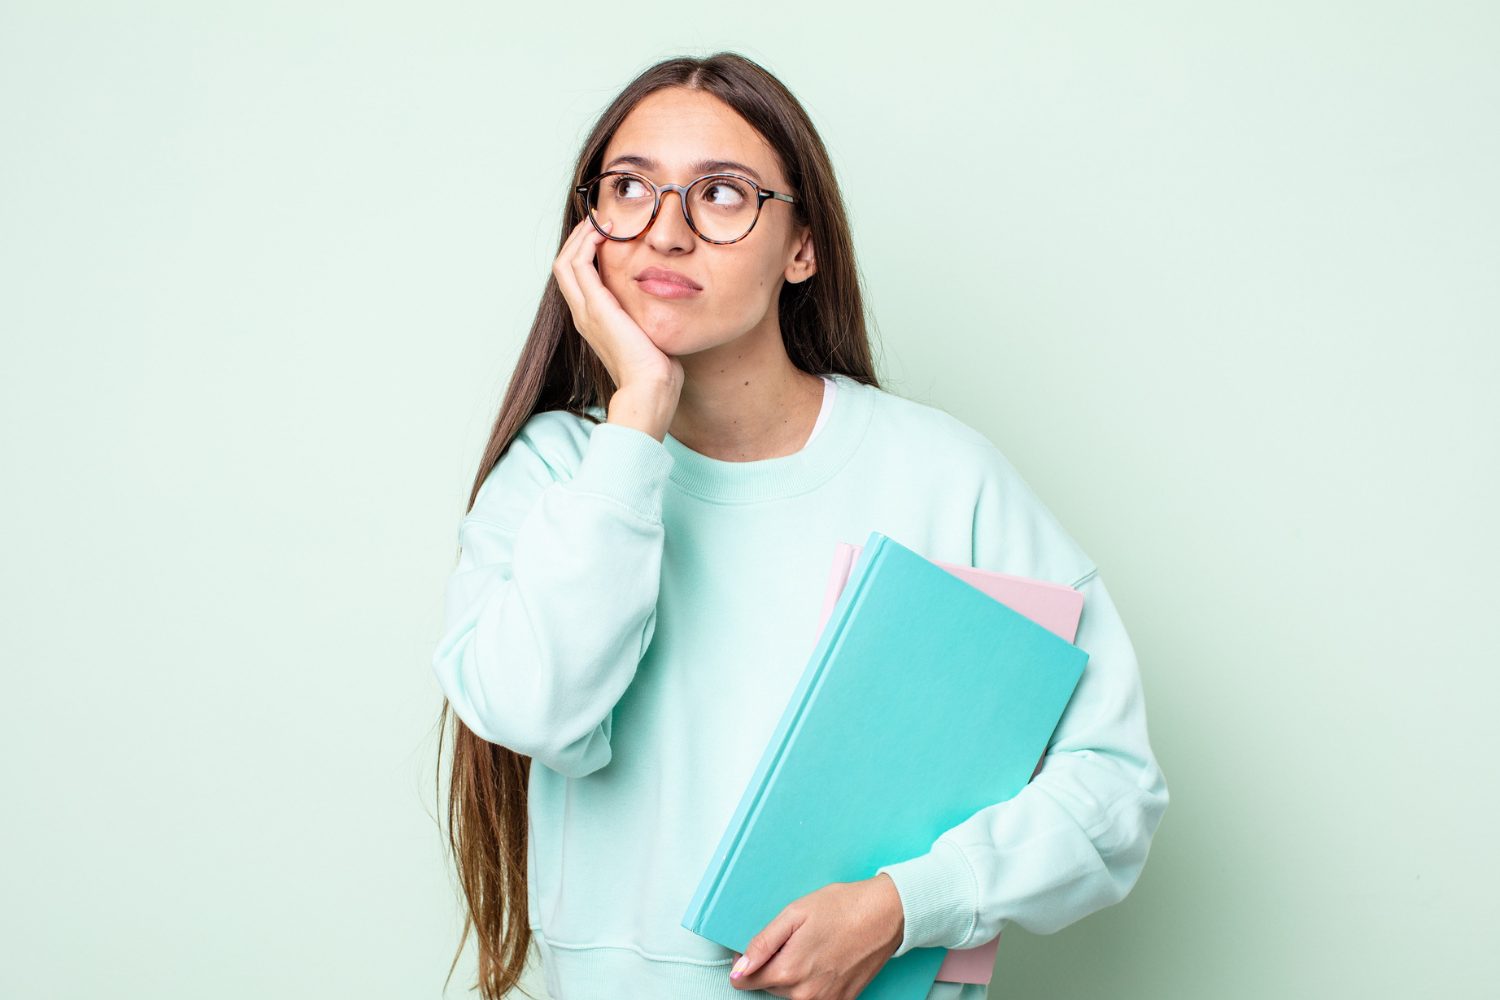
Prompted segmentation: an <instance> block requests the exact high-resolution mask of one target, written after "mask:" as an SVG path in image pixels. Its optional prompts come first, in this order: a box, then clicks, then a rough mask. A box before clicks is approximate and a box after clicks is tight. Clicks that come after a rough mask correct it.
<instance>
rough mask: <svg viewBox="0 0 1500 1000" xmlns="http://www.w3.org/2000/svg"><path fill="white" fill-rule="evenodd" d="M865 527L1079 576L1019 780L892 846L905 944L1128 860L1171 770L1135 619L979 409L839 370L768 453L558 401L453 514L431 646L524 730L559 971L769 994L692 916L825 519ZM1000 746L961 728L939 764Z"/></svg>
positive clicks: (843, 526)
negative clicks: (1040, 724)
mask: <svg viewBox="0 0 1500 1000" xmlns="http://www.w3.org/2000/svg"><path fill="white" fill-rule="evenodd" d="M592 412H593V413H594V415H596V416H598V417H599V418H600V419H601V420H602V419H603V418H604V417H605V411H604V410H603V409H602V408H600V409H595V410H593V411H592ZM872 530H878V531H881V532H883V533H885V534H887V535H889V536H891V537H892V538H893V539H895V540H896V541H899V542H901V543H902V544H903V545H906V546H908V547H910V548H912V549H914V550H916V551H917V552H919V553H921V554H922V555H924V556H926V557H927V558H929V559H934V560H938V561H945V562H951V563H956V564H964V565H971V566H978V567H981V568H984V569H991V570H998V571H1001V572H1006V573H1014V574H1019V575H1023V576H1029V577H1035V578H1039V579H1043V580H1050V581H1053V582H1056V583H1064V584H1068V585H1070V586H1073V587H1076V588H1078V589H1080V590H1081V591H1082V592H1083V594H1084V610H1083V617H1082V619H1081V621H1080V624H1079V631H1078V635H1077V638H1076V644H1077V645H1078V646H1080V647H1081V648H1082V649H1084V650H1085V651H1086V652H1088V654H1089V660H1088V664H1087V666H1086V667H1085V669H1084V674H1083V679H1082V680H1081V681H1080V682H1079V686H1078V688H1077V690H1076V691H1075V693H1074V695H1073V698H1072V700H1071V701H1070V702H1069V704H1068V708H1067V710H1066V712H1065V713H1064V715H1063V717H1062V720H1061V722H1060V723H1059V724H1058V728H1057V731H1056V732H1055V733H1054V735H1053V738H1052V741H1051V742H1050V744H1049V748H1048V754H1047V756H1046V759H1045V763H1044V766H1043V768H1042V770H1041V772H1040V773H1039V774H1038V775H1037V776H1036V777H1035V778H1033V779H1032V781H1031V783H1030V784H1028V785H1027V786H1026V787H1025V788H1024V789H1023V790H1022V791H1021V792H1020V793H1019V794H1017V795H1015V796H1013V797H1012V798H1010V799H1008V800H1006V801H1004V802H998V803H995V804H993V805H990V806H988V807H986V808H983V809H980V810H978V811H977V812H975V813H974V814H973V815H971V816H970V817H969V818H967V819H966V820H964V821H963V822H962V823H959V824H958V825H957V826H954V827H952V828H951V829H949V830H946V831H944V832H943V833H942V834H941V835H940V836H938V837H936V838H935V840H934V842H933V843H932V845H931V848H930V850H928V851H926V852H925V853H922V854H920V855H917V856H915V857H912V858H907V859H902V860H900V861H899V862H897V863H893V864H888V865H885V866H883V867H882V868H880V869H878V871H883V872H886V873H888V874H889V875H890V877H891V878H892V880H893V881H894V882H895V884H896V888H897V890H898V892H899V894H900V897H901V905H902V909H903V911H904V914H905V932H904V937H903V939H902V941H901V944H900V947H899V949H898V950H897V951H896V954H897V955H902V954H905V953H906V952H907V951H908V950H910V949H912V948H916V947H942V948H968V947H974V946H977V945H980V944H983V943H984V942H986V941H989V940H990V939H992V938H994V937H995V935H997V934H999V933H1000V931H1001V930H1002V928H1004V927H1006V926H1008V925H1012V924H1014V925H1015V926H1018V927H1022V928H1024V929H1026V930H1028V931H1030V932H1032V933H1035V934H1050V933H1053V932H1055V931H1058V930H1060V929H1062V928H1063V927H1066V926H1068V925H1069V924H1072V923H1074V922H1075V921H1077V920H1079V919H1081V918H1083V917H1084V916H1086V915H1088V914H1090V913H1093V912H1095V911H1096V910H1099V909H1101V908H1103V907H1106V906H1109V905H1111V904H1113V903H1117V902H1119V901H1120V900H1121V899H1123V898H1124V897H1125V895H1126V894H1127V893H1128V892H1129V891H1130V890H1131V888H1132V887H1133V886H1134V885H1135V882H1136V880H1137V879H1138V878H1139V877H1140V874H1141V870H1142V868H1143V867H1144V865H1145V863H1146V855H1147V851H1148V850H1149V847H1150V843H1151V838H1152V836H1153V835H1154V834H1155V832H1156V829H1157V826H1158V824H1159V823H1160V822H1161V818H1162V814H1163V812H1164V811H1165V809H1166V806H1167V801H1168V796H1167V785H1166V781H1165V778H1164V777H1163V774H1162V771H1161V769H1160V767H1159V766H1158V765H1157V762H1156V759H1155V757H1154V755H1153V753H1152V751H1151V747H1150V745H1149V742H1148V739H1147V732H1146V707H1145V702H1144V698H1143V694H1142V689H1141V679H1140V671H1139V667H1138V664H1137V661H1136V656H1135V652H1134V649H1133V648H1132V645H1131V641H1130V638H1129V637H1128V635H1127V634H1126V631H1125V626H1124V625H1123V624H1122V622H1121V620H1120V616H1119V613H1118V612H1117V611H1116V609H1115V605H1114V603H1113V602H1112V601H1111V599H1110V595H1109V592H1108V591H1107V590H1106V589H1105V587H1104V581H1103V579H1102V577H1101V576H1100V574H1099V570H1098V567H1096V566H1095V565H1094V563H1093V561H1092V560H1091V559H1090V558H1089V557H1088V555H1086V554H1085V553H1084V551H1083V550H1082V549H1081V548H1080V547H1079V546H1078V544H1077V543H1076V542H1075V541H1074V540H1073V539H1072V538H1071V537H1070V536H1069V535H1068V533H1067V532H1066V531H1065V530H1064V529H1063V527H1062V526H1061V525H1060V524H1059V523H1058V521H1057V519H1056V518H1055V517H1054V516H1053V515H1052V514H1051V513H1050V512H1049V510H1048V509H1047V508H1046V507H1045V506H1044V505H1043V504H1042V502H1041V501H1040V500H1039V499H1038V498H1037V497H1036V495H1035V494H1034V493H1033V492H1032V490H1031V489H1030V488H1029V487H1028V486H1027V484H1026V482H1025V481H1024V480H1023V479H1022V478H1021V476H1020V475H1019V474H1018V473H1017V472H1016V470H1015V469H1014V468H1013V467H1012V466H1011V464H1010V463H1009V462H1008V461H1007V460H1006V458H1005V457H1004V456H1003V455H1002V454H1001V452H1000V451H999V450H998V449H997V448H996V447H995V445H993V444H992V443H991V442H990V441H989V440H988V439H986V438H985V437H984V436H983V435H982V434H980V433H979V432H978V431H975V430H973V429H972V428H970V427H968V426H967V425H966V424H964V423H962V422H961V421H959V420H958V419H956V418H955V417H953V416H952V415H950V414H948V413H947V412H945V411H943V410H942V409H939V408H937V407H934V406H929V405H926V404H922V403H918V402H916V401H914V400H909V399H906V398H904V397H902V396H900V395H898V394H896V393H893V392H890V391H888V390H884V389H877V388H874V387H871V386H867V385H865V384H863V383H861V382H857V381H855V380H853V379H850V378H848V377H846V376H843V375H832V376H828V377H826V388H825V402H824V411H823V413H822V415H821V416H820V417H819V422H818V425H817V427H816V429H815V430H814V432H813V434H812V435H811V437H810V438H809V439H808V441H807V442H806V443H805V444H804V445H803V447H802V448H801V450H799V451H797V452H795V453H793V454H790V455H785V456H781V457H777V458H770V459H764V460H761V461H753V462H726V461H721V460H718V459H714V458H709V457H708V456H705V455H703V454H700V453H698V452H695V451H693V450H692V449H690V448H688V447H687V446H686V445H684V444H682V443H681V442H679V441H678V440H677V439H676V438H674V437H672V436H671V435H670V434H668V435H667V437H666V438H665V440H663V441H658V440H656V439H655V438H654V437H652V436H650V435H649V434H645V433H643V432H641V431H639V430H636V429H634V428H631V427H626V426H623V425H620V424H610V423H599V424H594V423H592V422H590V421H588V420H584V419H582V418H580V417H577V416H575V415H573V414H570V413H567V412H565V411H561V410H554V411H548V412H543V413H538V414H535V415H534V416H532V417H531V418H530V419H529V420H528V421H527V422H526V424H525V425H524V427H523V428H522V430H521V433H520V435H519V436H518V437H517V438H516V440H515V441H514V442H513V443H512V444H511V446H510V448H509V449H508V450H507V451H506V453H505V455H504V456H502V458H501V460H500V462H499V463H497V465H496V466H495V468H494V469H493V470H492V471H491V473H490V474H489V475H488V476H487V477H486V479H485V481H484V482H483V484H482V486H481V488H480V492H479V494H478V496H477V498H476V501H475V504H474V506H473V509H472V510H471V511H470V512H469V513H468V514H467V515H466V516H465V517H463V518H462V521H461V523H460V525H459V528H458V541H459V545H460V556H459V564H458V566H457V567H456V569H455V570H454V571H453V573H452V575H451V577H450V579H449V581H448V584H447V588H446V595H445V626H444V632H443V635H442V637H441V639H440V641H439V642H438V645H437V648H436V651H435V652H434V654H433V658H432V666H433V669H434V671H435V673H436V675H437V679H438V682H439V684H440V685H441V687H442V690H443V693H444V694H445V695H446V696H447V698H448V701H449V703H450V704H451V705H452V708H453V710H454V712H455V713H456V714H457V715H458V717H459V718H460V719H461V720H462V721H463V722H464V724H466V725H467V726H468V727H469V728H470V729H471V730H472V731H473V732H474V733H475V734H477V735H478V736H479V737H481V738H482V739H485V740H488V741H490V742H493V743H498V744H502V745H504V746H506V747H509V748H511V749H512V750H515V751H516V752H518V753H521V754H525V755H527V756H529V757H530V758H531V770H530V788H529V813H530V815H529V820H530V826H529V836H528V849H527V857H526V863H527V885H528V900H529V905H528V913H527V919H528V920H529V922H530V925H531V928H532V932H533V936H534V940H535V942H536V945H537V950H538V954H539V957H540V959H541V965H542V970H543V973H544V975H545V982H546V986H547V990H548V992H549V993H550V994H551V995H552V997H553V1000H658V998H661V1000H666V998H672V1000H719V998H731V997H742V996H747V995H748V996H754V997H771V996H773V994H771V993H770V992H768V991H764V990H745V989H739V988H736V987H735V986H734V985H733V984H732V983H731V981H730V979H729V967H730V965H731V963H732V959H733V952H731V951H730V950H728V949H726V948H724V947H722V946H720V945H718V944H715V943H714V942H711V941H708V940H706V939H704V938H702V937H699V936H698V935H697V934H694V933H693V932H691V931H689V930H687V929H685V928H684V927H683V926H682V923H681V921H682V917H683V914H684V913H685V912H686V910H687V907H688V902H689V901H690V900H691V899H692V896H693V893H694V891H695V890H696V889H697V886H698V881H699V879H700V877H701V876H702V874H703V871H704V869H705V867H706V866H707V865H708V862H709V858H710V856H711V855H712V854H713V852H714V849H715V848H716V847H717V846H718V843H719V839H720V837H721V836H722V835H723V833H724V828H725V826H726V824H727V823H728V822H729V819H730V817H731V816H732V815H733V813H734V811H735V807H736V806H737V805H738V803H739V800H740V795H741V793H742V792H743V791H744V788H745V785H746V782H747V781H748V780H749V778H750V776H751V774H752V772H753V771H754V770H755V767H756V764H757V763H758V762H759V760H760V756H761V753H762V751H763V750H764V749H765V746H766V742H767V740H768V738H769V737H770V735H771V732H772V730H773V729H774V728H775V726H776V723H777V721H778V720H779V719H780V717H781V713H782V710H783V708H784V707H785V705H786V703H787V699H788V697H789V696H790V694H791V693H792V689H793V688H794V687H795V686H796V684H797V680H798V678H799V676H800V675H801V673H802V670H803V668H804V667H805V666H806V665H807V660H808V656H809V654H810V653H811V651H812V649H813V646H814V645H815V643H816V641H817V635H818V626H819V618H820V614H821V610H822V604H823V597H824V592H825V588H826V587H827V584H828V577H829V571H830V567H831V566H832V563H833V556H834V548H835V545H836V543H838V542H851V543H854V544H857V545H862V544H864V543H865V542H866V540H867V539H868V537H869V534H870V532H871V531H872ZM878 724H879V723H878V721H875V722H872V725H878ZM987 752H988V751H987V748H986V747H985V746H983V745H977V746H970V745H966V746H954V747H953V748H952V766H953V767H984V766H985V755H986V753H987ZM876 874H877V872H875V871H872V872H870V873H869V875H870V876H874V875H876ZM786 902H788V903H790V902H791V900H787V901H786ZM1004 961H1005V947H1004V942H1003V941H1002V943H1001V948H1000V964H1001V965H1003V964H1004ZM985 993H986V990H985V987H984V986H980V985H960V984H955V983H946V982H938V983H936V984H935V985H934V987H933V990H932V992H931V993H930V994H929V997H930V998H931V1000H979V998H982V997H984V996H985Z"/></svg>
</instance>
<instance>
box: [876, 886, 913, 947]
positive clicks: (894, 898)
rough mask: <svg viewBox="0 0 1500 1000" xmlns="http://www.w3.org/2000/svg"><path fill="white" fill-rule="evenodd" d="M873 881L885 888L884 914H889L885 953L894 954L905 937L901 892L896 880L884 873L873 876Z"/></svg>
mask: <svg viewBox="0 0 1500 1000" xmlns="http://www.w3.org/2000/svg"><path fill="white" fill-rule="evenodd" d="M875 881H876V882H879V883H882V884H883V885H884V886H885V892H884V894H883V895H884V897H885V899H886V912H887V913H888V914H889V926H890V931H889V933H888V935H887V938H886V945H887V949H886V951H887V953H889V954H894V953H895V951H896V949H897V948H899V947H901V942H902V941H903V940H904V939H905V937H906V908H905V907H904V906H903V905H902V903H901V892H900V890H899V889H897V888H896V880H895V879H893V878H891V877H890V876H889V875H887V874H886V873H885V872H880V873H879V874H877V875H876V876H875Z"/></svg>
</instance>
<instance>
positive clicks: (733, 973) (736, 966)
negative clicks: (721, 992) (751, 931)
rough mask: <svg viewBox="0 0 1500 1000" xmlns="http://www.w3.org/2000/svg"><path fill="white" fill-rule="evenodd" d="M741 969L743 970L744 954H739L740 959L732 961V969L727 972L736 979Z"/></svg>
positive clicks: (731, 977)
mask: <svg viewBox="0 0 1500 1000" xmlns="http://www.w3.org/2000/svg"><path fill="white" fill-rule="evenodd" d="M743 971H745V956H744V955H741V956H740V960H739V961H738V962H735V963H734V969H733V970H732V971H731V972H730V973H729V978H730V979H738V978H740V973H741V972H743Z"/></svg>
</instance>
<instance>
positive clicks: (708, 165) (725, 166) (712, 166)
mask: <svg viewBox="0 0 1500 1000" xmlns="http://www.w3.org/2000/svg"><path fill="white" fill-rule="evenodd" d="M619 163H628V164H631V165H633V166H637V167H640V168H642V169H643V170H660V169H661V164H660V163H657V162H656V161H655V160H653V159H651V157H649V156H637V155H635V154H634V153H627V154H625V155H624V156H617V157H615V158H614V159H613V160H610V161H609V162H608V163H606V164H605V165H604V169H605V170H608V169H610V168H611V167H613V166H615V165H616V164H619ZM688 169H689V170H692V171H694V172H695V173H699V174H712V173H718V172H720V171H723V170H732V171H737V172H738V173H742V174H749V175H750V176H751V177H752V178H754V179H755V181H756V183H759V184H764V183H765V181H764V180H763V179H762V178H761V176H760V174H758V173H756V171H755V168H754V167H752V166H750V165H749V164H745V163H740V162H739V161H737V160H699V161H697V162H696V163H689V164H688Z"/></svg>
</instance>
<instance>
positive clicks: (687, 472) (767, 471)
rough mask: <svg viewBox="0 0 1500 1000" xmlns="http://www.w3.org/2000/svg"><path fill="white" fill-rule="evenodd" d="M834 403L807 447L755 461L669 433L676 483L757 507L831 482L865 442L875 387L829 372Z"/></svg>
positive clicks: (705, 494)
mask: <svg viewBox="0 0 1500 1000" xmlns="http://www.w3.org/2000/svg"><path fill="white" fill-rule="evenodd" d="M827 377H828V378H831V379H833V381H834V383H835V389H836V390H837V391H836V392H835V393H834V398H833V403H832V406H831V407H830V409H829V411H828V417H827V419H826V420H825V422H824V424H823V427H822V429H821V430H819V431H818V433H817V434H816V435H814V436H813V439H812V440H811V441H809V442H808V443H807V444H805V445H803V447H802V449H801V450H799V451H795V452H793V453H792V454H790V455H779V456H777V457H776V458H765V459H760V460H758V461H754V462H725V461H722V460H720V459H717V458H710V457H708V456H707V455H704V454H702V453H700V452H696V451H694V450H693V449H691V448H689V447H688V446H687V445H685V444H683V443H682V442H681V441H679V440H677V439H676V438H675V437H673V436H672V435H671V433H670V432H668V433H667V435H666V437H665V438H664V439H663V440H662V444H663V445H665V446H666V448H667V451H669V452H670V453H671V455H672V458H673V460H674V461H673V463H672V471H671V481H672V482H673V483H674V484H675V485H676V486H677V487H678V488H679V489H681V490H682V491H683V492H684V493H690V494H692V495H693V496H696V497H701V498H702V499H705V500H713V501H717V502H720V503H753V502H757V501H762V500H774V499H776V498H779V497H789V496H795V495H797V494H799V493H806V492H807V491H808V490H811V489H813V488H814V487H816V486H818V485H820V484H821V483H823V482H825V481H827V480H828V479H830V478H831V477H832V476H833V475H834V473H836V472H838V471H839V469H841V468H842V467H843V466H844V463H845V462H847V461H848V460H849V458H850V456H851V455H853V454H854V451H855V449H856V448H857V447H858V446H859V443H860V442H861V441H862V440H863V439H864V436H865V431H866V429H867V428H868V426H869V423H870V415H871V413H872V412H873V410H874V401H875V393H876V392H877V391H879V390H877V389H875V388H874V387H873V386H869V385H866V384H865V383H863V382H858V381H856V380H854V379H852V378H850V377H849V376H847V375H843V374H840V373H837V372H834V373H830V374H829V375H828V376H827Z"/></svg>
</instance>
